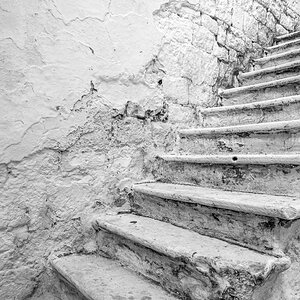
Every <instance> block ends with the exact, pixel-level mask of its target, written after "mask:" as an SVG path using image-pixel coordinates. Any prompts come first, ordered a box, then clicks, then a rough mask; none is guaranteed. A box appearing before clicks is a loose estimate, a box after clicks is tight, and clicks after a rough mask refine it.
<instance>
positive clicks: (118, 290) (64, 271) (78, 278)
mask: <svg viewBox="0 0 300 300" xmlns="http://www.w3.org/2000/svg"><path fill="white" fill-rule="evenodd" d="M51 264H52V267H53V268H54V269H55V270H56V272H58V274H59V277H60V278H61V279H63V281H64V282H65V283H67V284H68V285H69V286H71V288H73V289H74V290H76V291H77V292H78V295H79V296H81V297H83V298H84V299H88V300H116V299H120V300H121V299H122V300H133V299H134V300H151V299H152V300H175V299H177V298H174V297H173V296H171V295H169V294H168V293H167V292H165V291H164V290H162V288H161V287H159V286H156V285H155V284H152V283H150V282H149V281H147V280H146V279H143V278H141V277H138V276H137V275H136V274H135V273H133V272H132V271H129V270H127V269H124V268H122V267H121V266H120V265H119V264H117V263H116V262H115V261H112V260H109V259H107V258H104V257H101V256H96V255H69V256H64V257H60V258H55V259H53V260H52V261H51ZM72 299H74V298H72ZM79 299H80V298H79Z"/></svg>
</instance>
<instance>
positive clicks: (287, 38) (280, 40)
mask: <svg viewBox="0 0 300 300" xmlns="http://www.w3.org/2000/svg"><path fill="white" fill-rule="evenodd" d="M298 38H300V31H295V32H292V33H288V34H283V35H280V36H277V37H275V39H274V42H275V43H277V44H279V43H286V42H287V41H292V40H295V39H298Z"/></svg>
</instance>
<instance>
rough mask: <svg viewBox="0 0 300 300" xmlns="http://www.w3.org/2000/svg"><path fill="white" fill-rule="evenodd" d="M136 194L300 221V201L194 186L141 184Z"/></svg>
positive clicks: (135, 187) (135, 186)
mask: <svg viewBox="0 0 300 300" xmlns="http://www.w3.org/2000/svg"><path fill="white" fill-rule="evenodd" d="M133 190H134V191H135V192H139V193H143V194H147V195H152V196H157V197H160V198H165V199H170V200H175V201H180V202H188V203H197V204H201V205H205V206H212V207H217V208H223V209H229V210H233V211H239V212H245V213H253V214H257V215H263V216H269V217H275V218H281V219H286V220H294V219H297V218H300V199H298V198H296V197H286V196H272V195H266V194H253V193H245V192H230V191H223V190H218V189H212V188H205V187H199V186H193V185H182V184H169V183H161V182H152V183H139V184H135V185H134V186H133Z"/></svg>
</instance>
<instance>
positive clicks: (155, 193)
mask: <svg viewBox="0 0 300 300" xmlns="http://www.w3.org/2000/svg"><path fill="white" fill-rule="evenodd" d="M133 191H134V196H133V197H132V203H131V207H132V211H133V212H134V213H136V214H139V215H142V216H145V217H151V218H153V219H156V220H160V221H167V222H169V223H171V224H173V225H176V226H180V227H183V228H187V229H190V230H193V231H195V232H198V233H200V234H204V235H208V236H211V237H215V238H219V239H222V240H225V241H229V242H231V243H235V244H238V245H242V246H245V247H248V248H251V249H255V250H258V251H261V252H264V253H269V254H273V255H283V250H284V249H285V248H286V246H287V244H288V243H289V242H290V240H291V238H292V237H295V236H299V235H300V234H299V232H300V229H298V228H299V225H300V220H296V219H298V218H299V217H300V199H299V198H298V197H286V196H272V195H265V194H253V193H241V192H228V191H223V190H218V189H211V188H205V187H199V186H193V185H180V184H168V183H161V182H151V183H140V184H135V185H134V186H133ZM287 224H288V226H287ZM297 231H299V232H297ZM297 233H298V234H297Z"/></svg>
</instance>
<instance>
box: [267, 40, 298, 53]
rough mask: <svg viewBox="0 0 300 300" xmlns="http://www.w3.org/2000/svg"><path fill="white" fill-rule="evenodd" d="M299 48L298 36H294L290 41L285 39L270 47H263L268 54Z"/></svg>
mask: <svg viewBox="0 0 300 300" xmlns="http://www.w3.org/2000/svg"><path fill="white" fill-rule="evenodd" d="M299 48H300V38H296V39H293V40H290V41H285V42H283V43H281V44H278V45H274V46H271V47H267V48H265V50H266V52H267V53H268V54H278V53H283V52H286V51H290V50H295V49H299Z"/></svg>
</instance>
